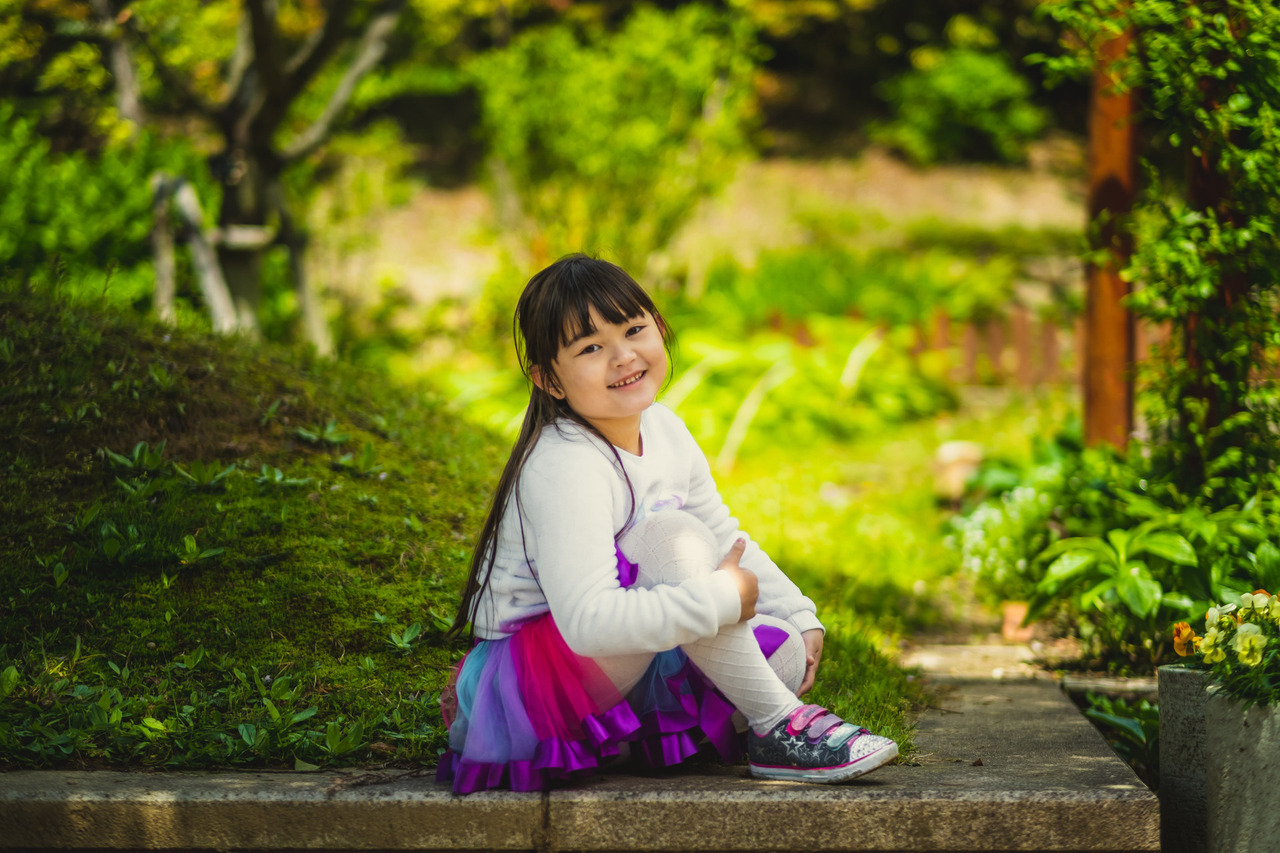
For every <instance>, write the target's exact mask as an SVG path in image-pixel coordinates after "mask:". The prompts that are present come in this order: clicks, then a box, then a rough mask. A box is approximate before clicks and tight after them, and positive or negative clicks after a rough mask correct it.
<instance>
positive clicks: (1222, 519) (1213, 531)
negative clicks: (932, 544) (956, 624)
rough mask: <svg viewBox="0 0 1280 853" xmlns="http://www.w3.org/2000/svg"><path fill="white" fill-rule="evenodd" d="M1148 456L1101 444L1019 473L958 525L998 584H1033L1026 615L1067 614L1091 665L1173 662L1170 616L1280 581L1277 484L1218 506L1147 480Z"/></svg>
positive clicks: (975, 564)
mask: <svg viewBox="0 0 1280 853" xmlns="http://www.w3.org/2000/svg"><path fill="white" fill-rule="evenodd" d="M1145 465H1146V463H1145V460H1141V459H1138V460H1137V467H1135V464H1134V463H1133V462H1130V461H1129V460H1127V459H1126V458H1125V457H1122V456H1120V455H1119V454H1118V453H1116V452H1115V451H1112V450H1108V449H1104V448H1098V449H1091V450H1087V451H1083V452H1081V451H1079V450H1076V451H1072V452H1068V453H1065V454H1061V455H1059V456H1058V457H1057V458H1056V459H1053V460H1052V461H1050V462H1049V463H1048V464H1041V465H1038V466H1036V467H1034V468H1032V469H1030V470H1028V471H1022V472H1018V473H1017V474H1016V475H1015V477H1014V480H1015V482H1016V483H1017V485H1016V486H1014V487H1013V488H1011V489H1010V490H1009V491H1006V492H1004V493H1003V494H1002V496H1001V497H1000V500H999V501H989V502H987V503H984V504H981V505H979V506H978V507H977V508H976V509H974V510H973V511H972V512H971V513H970V514H968V515H967V516H966V517H964V518H962V519H959V520H957V522H956V523H955V524H956V527H957V528H958V530H959V531H960V535H959V536H957V537H956V539H955V540H953V546H955V547H957V549H958V550H959V551H960V555H959V556H960V559H961V561H962V565H964V566H965V568H967V569H970V570H972V571H973V572H975V573H976V574H977V575H978V576H979V578H981V579H983V580H984V581H986V582H987V583H990V584H992V586H993V588H994V591H997V592H998V591H1003V590H1006V589H1020V590H1023V591H1026V590H1027V589H1029V588H1030V589H1033V590H1034V595H1033V597H1032V606H1031V612H1030V614H1029V617H1028V618H1029V619H1037V618H1045V617H1049V618H1053V619H1056V620H1058V621H1060V622H1061V623H1063V624H1064V627H1068V628H1070V629H1071V630H1073V631H1074V632H1075V633H1077V634H1078V635H1079V636H1080V637H1081V638H1082V639H1083V640H1084V641H1085V650H1086V657H1087V658H1088V659H1089V660H1090V661H1091V662H1093V663H1095V664H1096V665H1098V666H1102V667H1105V668H1109V669H1119V670H1127V669H1136V670H1140V671H1150V670H1151V669H1152V668H1153V667H1154V666H1157V665H1159V664H1160V663H1161V662H1168V659H1169V658H1170V657H1171V656H1172V654H1171V653H1172V650H1171V649H1170V647H1169V646H1168V644H1167V643H1166V642H1164V638H1165V637H1166V635H1167V634H1168V627H1169V626H1170V625H1172V624H1173V623H1174V622H1177V621H1181V620H1187V619H1190V618H1192V617H1193V616H1195V615H1196V614H1198V613H1203V612H1204V610H1205V609H1206V608H1207V607H1209V606H1210V604H1212V603H1213V602H1215V601H1221V600H1223V599H1225V598H1230V597H1233V596H1236V595H1239V594H1240V593H1242V592H1247V591H1251V590H1253V589H1256V588H1259V587H1268V585H1270V586H1269V587H1268V588H1276V584H1277V583H1278V582H1280V549H1277V548H1275V546H1274V545H1273V544H1272V540H1274V538H1275V535H1276V531H1277V530H1280V497H1277V495H1278V491H1277V490H1278V489H1280V482H1277V481H1276V480H1275V479H1274V478H1272V480H1271V481H1270V482H1269V485H1268V486H1267V487H1266V488H1265V489H1264V490H1263V491H1261V492H1259V493H1258V494H1257V495H1255V496H1254V497H1252V498H1251V499H1249V500H1248V501H1246V502H1245V503H1243V504H1240V505H1234V506H1228V507H1226V508H1222V509H1219V508H1217V506H1218V501H1211V500H1207V499H1204V498H1202V497H1199V496H1194V495H1192V496H1187V495H1183V494H1181V493H1180V492H1179V491H1178V490H1177V487H1176V484H1174V483H1172V482H1170V481H1169V480H1149V479H1146V477H1147V476H1148V474H1147V472H1146V471H1145V470H1144V469H1145ZM1010 577H1012V578H1013V580H1014V582H1013V583H1012V584H1011V583H1010V582H1009V578H1010Z"/></svg>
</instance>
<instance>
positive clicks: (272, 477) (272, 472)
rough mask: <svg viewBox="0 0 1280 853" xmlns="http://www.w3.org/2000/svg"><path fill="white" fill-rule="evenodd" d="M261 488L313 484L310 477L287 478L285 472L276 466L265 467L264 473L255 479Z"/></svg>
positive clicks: (263, 468)
mask: <svg viewBox="0 0 1280 853" xmlns="http://www.w3.org/2000/svg"><path fill="white" fill-rule="evenodd" d="M254 482H256V483H257V484H258V485H259V486H280V487H285V488H287V487H290V486H305V485H306V484H307V483H310V482H311V478H310V477H286V476H285V475H284V472H283V471H281V470H280V469H279V468H277V467H275V466H274V465H263V466H262V471H261V472H260V473H259V474H258V476H257V477H255V478H254Z"/></svg>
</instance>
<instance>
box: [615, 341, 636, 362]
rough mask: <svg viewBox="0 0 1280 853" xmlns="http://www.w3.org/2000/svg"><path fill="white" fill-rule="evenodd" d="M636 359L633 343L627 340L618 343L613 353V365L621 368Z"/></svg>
mask: <svg viewBox="0 0 1280 853" xmlns="http://www.w3.org/2000/svg"><path fill="white" fill-rule="evenodd" d="M635 357H636V349H635V347H633V346H632V345H631V341H629V340H626V339H625V338H624V339H623V340H621V341H619V342H618V345H617V346H616V347H615V348H614V351H613V363H614V364H615V365H618V366H619V367H621V366H622V365H624V364H628V363H630V362H631V361H633V360H634V359H635Z"/></svg>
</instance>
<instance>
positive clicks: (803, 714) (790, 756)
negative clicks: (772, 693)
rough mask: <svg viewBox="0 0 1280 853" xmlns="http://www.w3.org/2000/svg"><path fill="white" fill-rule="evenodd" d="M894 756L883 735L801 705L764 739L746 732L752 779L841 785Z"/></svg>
mask: <svg viewBox="0 0 1280 853" xmlns="http://www.w3.org/2000/svg"><path fill="white" fill-rule="evenodd" d="M897 757H898V745H897V744H896V743H894V742H893V741H891V740H889V738H887V737H880V736H879V735H873V734H872V733H871V732H869V731H867V730H866V729H864V728H861V727H859V726H855V725H853V724H852V723H846V722H845V721H844V720H842V719H840V718H839V717H837V716H836V715H835V714H832V713H829V712H828V711H827V709H826V708H821V707H819V706H817V705H803V706H801V707H799V708H797V709H796V710H794V711H792V712H791V713H790V714H789V715H787V716H786V717H784V718H783V719H782V721H781V722H779V723H778V724H777V725H776V726H774V727H773V728H772V729H771V730H770V731H768V732H767V733H765V734H763V735H758V734H756V733H755V732H749V733H748V734H747V759H748V763H749V764H750V766H751V775H752V776H757V777H759V778H761V779H784V780H789V781H792V782H821V783H828V784H829V783H832V782H845V781H848V780H849V779H853V778H854V777H857V776H861V775H863V774H864V773H870V772H871V771H872V770H875V769H876V768H877V767H882V766H883V765H885V764H887V763H889V762H890V761H892V760H893V759H895V758H897Z"/></svg>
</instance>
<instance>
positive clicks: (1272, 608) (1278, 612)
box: [1267, 595, 1280, 623]
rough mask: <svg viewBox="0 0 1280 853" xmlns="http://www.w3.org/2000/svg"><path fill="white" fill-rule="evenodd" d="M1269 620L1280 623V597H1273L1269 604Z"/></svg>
mask: <svg viewBox="0 0 1280 853" xmlns="http://www.w3.org/2000/svg"><path fill="white" fill-rule="evenodd" d="M1267 618H1268V619H1270V620H1271V621H1272V622H1277V623H1280V595H1273V596H1271V601H1270V602H1269V603H1268V604H1267Z"/></svg>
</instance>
